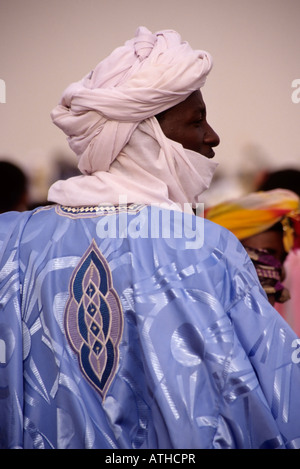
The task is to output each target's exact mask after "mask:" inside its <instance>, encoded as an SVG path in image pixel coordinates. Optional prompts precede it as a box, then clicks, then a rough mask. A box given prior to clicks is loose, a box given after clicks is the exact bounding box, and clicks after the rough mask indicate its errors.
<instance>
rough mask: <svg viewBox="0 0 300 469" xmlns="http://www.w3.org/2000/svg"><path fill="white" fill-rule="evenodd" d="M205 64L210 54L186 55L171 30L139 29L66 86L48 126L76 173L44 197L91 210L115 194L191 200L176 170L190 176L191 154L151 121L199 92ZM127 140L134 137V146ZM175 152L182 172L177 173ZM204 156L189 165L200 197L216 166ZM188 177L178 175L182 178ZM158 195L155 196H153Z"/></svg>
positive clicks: (209, 62) (139, 200)
mask: <svg viewBox="0 0 300 469" xmlns="http://www.w3.org/2000/svg"><path fill="white" fill-rule="evenodd" d="M211 67H212V60H211V57H210V55H209V54H208V53H207V52H205V51H201V50H193V49H192V48H191V47H190V46H189V44H188V43H187V42H182V41H181V37H180V36H179V34H178V33H176V32H175V31H169V30H167V31H160V32H157V33H155V34H152V33H151V32H150V31H149V30H148V29H147V28H145V27H140V28H138V30H137V32H136V35H135V37H134V38H133V39H131V40H129V41H127V42H126V43H125V45H124V46H122V47H119V48H117V49H116V50H115V51H113V52H112V53H111V54H110V55H109V56H108V57H107V58H106V59H104V60H103V61H102V62H100V63H99V64H98V65H97V66H96V68H95V69H94V70H93V71H92V72H91V73H89V74H88V75H87V76H85V77H84V78H83V79H82V80H80V81H79V82H76V83H73V84H71V85H70V86H69V87H68V88H67V89H66V90H65V92H64V93H63V96H62V99H61V101H60V104H59V105H58V106H57V107H56V108H55V109H54V110H53V111H52V114H51V116H52V119H53V122H54V123H55V124H56V125H57V126H58V127H59V128H61V129H62V130H63V131H64V133H65V134H66V135H67V136H68V142H69V145H70V147H71V149H72V150H73V151H74V152H75V153H76V155H77V157H78V168H79V169H80V171H81V172H82V174H83V176H78V177H75V178H71V179H70V180H67V181H58V182H56V183H55V184H54V185H53V186H52V187H51V188H50V191H49V196H48V198H49V200H52V201H54V202H58V203H62V204H65V205H72V206H75V205H90V204H97V205H98V204H100V203H117V202H118V201H119V197H120V195H127V196H128V197H129V199H130V200H128V202H136V203H151V202H160V201H161V202H163V201H165V202H166V201H167V200H168V201H170V200H171V201H173V202H176V203H178V202H179V203H183V202H190V200H188V198H191V195H190V194H186V193H185V188H184V187H183V185H184V184H185V181H182V176H180V175H179V174H178V170H179V169H180V170H181V171H183V173H184V172H185V169H186V170H187V171H188V172H189V173H190V171H193V170H194V168H192V166H193V163H191V161H190V159H191V158H192V159H194V158H193V157H194V155H183V149H182V147H181V146H180V145H179V146H178V144H177V145H176V144H175V142H172V141H171V140H169V139H167V138H166V137H165V136H164V135H163V134H162V131H161V129H160V127H159V124H158V122H157V120H156V119H155V118H154V117H153V116H155V115H156V114H158V113H160V112H162V111H164V110H166V109H168V108H171V107H172V106H175V105H176V104H178V103H180V102H181V101H184V100H185V99H186V98H187V97H188V96H189V95H190V94H191V93H192V92H194V91H196V90H198V89H200V88H201V87H202V86H203V85H204V83H205V80H206V76H207V74H208V73H209V71H210V69H211ZM136 134H138V135H136ZM133 135H134V136H135V137H137V136H138V138H135V139H134V142H135V144H134V149H133V148H132V137H133ZM128 144H129V146H130V145H131V146H130V149H129V150H130V151H129V153H130V155H129V154H128V152H127V149H128ZM173 144H174V148H173V149H171V147H170V146H173ZM147 151H149V155H147ZM178 152H179V153H180V154H182V155H181V159H182V157H183V159H184V162H183V163H184V167H186V168H181V166H182V162H180V161H179V159H180V156H179V155H178ZM184 152H185V150H184ZM190 153H194V152H190ZM167 154H168V161H167V160H166V158H167ZM151 155H152V156H151ZM203 158H204V157H203ZM203 158H201V155H197V159H198V160H199V161H197V162H196V164H198V165H199V163H201V162H202V163H205V168H204V181H202V182H203V184H202V185H201V187H199V189H200V190H201V192H202V191H203V189H205V188H207V187H208V185H209V183H210V180H211V177H212V174H211V173H212V172H213V171H214V169H215V166H216V165H215V164H214V163H211V162H209V161H208V160H207V159H206V158H205V160H206V161H204V160H203ZM175 160H176V161H175ZM151 162H152V163H151ZM179 167H180V168H179ZM199 169H200V170H201V169H202V166H201V168H199ZM166 172H167V173H169V174H167V173H166ZM190 176H191V175H190V174H189V175H188V174H186V175H184V174H183V179H185V178H187V179H190ZM95 178H96V179H95ZM137 178H138V179H137ZM174 178H175V181H176V182H175V181H174V180H172V179H174ZM166 179H167V180H168V181H169V180H170V181H169V182H170V184H171V186H172V187H170V185H169V182H168V181H166ZM180 179H181V180H180ZM186 182H188V181H186ZM189 182H190V181H189ZM174 183H175V185H176V186H178V185H179V188H178V187H175V186H174ZM145 184H146V186H149V184H152V188H150V187H145ZM202 186H203V187H202ZM157 190H159V191H160V192H161V191H162V193H161V195H159V196H158V194H156V195H154V193H155V191H157ZM174 192H177V195H176V194H174ZM179 192H180V194H179ZM153 197H154V199H155V200H153ZM192 198H194V196H192Z"/></svg>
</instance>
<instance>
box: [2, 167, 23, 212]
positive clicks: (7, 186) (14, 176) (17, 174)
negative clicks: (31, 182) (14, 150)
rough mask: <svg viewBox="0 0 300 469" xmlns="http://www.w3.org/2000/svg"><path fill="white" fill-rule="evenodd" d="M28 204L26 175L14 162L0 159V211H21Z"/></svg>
mask: <svg viewBox="0 0 300 469" xmlns="http://www.w3.org/2000/svg"><path fill="white" fill-rule="evenodd" d="M28 206H29V193H28V180H27V176H26V175H25V173H24V172H23V171H22V169H21V168H20V167H19V166H17V165H16V164H14V163H11V162H9V161H5V160H3V161H0V213H4V212H10V211H17V212H23V211H24V210H27V209H28Z"/></svg>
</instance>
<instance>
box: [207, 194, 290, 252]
mask: <svg viewBox="0 0 300 469" xmlns="http://www.w3.org/2000/svg"><path fill="white" fill-rule="evenodd" d="M298 214H299V197H298V195H297V194H295V193H294V192H292V191H289V190H286V189H274V190H271V191H265V192H263V191H260V192H253V193H251V194H248V195H246V196H244V197H241V198H239V199H238V200H237V199H235V200H229V201H227V202H222V203H220V204H218V205H215V206H214V207H210V208H208V209H206V210H205V212H204V216H205V218H207V219H209V220H211V221H213V222H215V223H217V224H218V225H221V226H224V227H225V228H227V229H228V230H229V231H232V233H233V234H235V236H236V237H237V238H238V239H240V240H242V239H245V238H249V237H250V236H253V235H255V234H258V233H263V232H264V231H267V230H268V229H269V228H271V227H272V226H274V225H276V224H277V223H278V222H281V223H282V226H283V230H284V238H283V241H284V248H285V251H286V252H289V251H290V250H291V249H292V247H293V244H294V236H293V232H294V230H293V220H294V219H295V220H296V219H297V217H298Z"/></svg>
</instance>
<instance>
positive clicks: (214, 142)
mask: <svg viewBox="0 0 300 469" xmlns="http://www.w3.org/2000/svg"><path fill="white" fill-rule="evenodd" d="M204 141H205V143H206V144H207V145H209V146H211V147H217V146H218V145H219V143H220V137H219V135H218V134H217V133H216V132H215V131H214V129H213V128H212V127H211V126H210V125H209V124H207V130H206V132H205V136H204Z"/></svg>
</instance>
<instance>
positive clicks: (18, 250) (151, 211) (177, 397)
mask: <svg viewBox="0 0 300 469" xmlns="http://www.w3.org/2000/svg"><path fill="white" fill-rule="evenodd" d="M195 220H196V217H193V216H190V215H188V216H187V218H186V219H183V216H182V214H181V217H179V215H178V213H177V214H176V213H175V212H174V213H173V212H168V211H166V210H162V209H160V208H158V207H157V208H153V207H139V206H131V207H124V208H123V209H122V208H121V207H119V208H118V209H116V208H115V207H82V208H78V209H77V208H68V207H61V206H51V207H46V208H42V209H37V210H35V211H33V212H25V213H20V214H19V213H7V214H3V215H1V216H0V447H1V448H46V449H47V448H136V449H138V448H151V449H155V448H159V449H169V448H182V449H185V448H192V449H196V448H299V447H300V405H299V404H300V397H299V396H300V394H299V389H300V368H299V366H300V365H298V364H297V363H295V360H293V359H292V354H293V352H294V351H295V348H294V347H295V340H296V337H295V335H294V334H293V332H292V331H291V330H290V329H289V326H288V325H287V324H286V323H285V322H284V321H283V319H282V318H281V317H280V316H279V315H278V314H277V313H276V311H275V310H274V309H273V308H272V307H271V306H270V304H269V303H268V301H267V299H266V297H265V294H264V292H263V291H262V289H261V287H260V286H259V283H258V280H257V276H256V273H255V270H254V268H253V265H252V263H251V261H250V259H249V258H248V256H247V255H246V253H245V251H244V249H243V247H242V245H241V244H240V243H239V242H238V241H237V239H236V238H235V237H234V236H233V235H232V234H231V233H230V232H228V231H227V230H225V229H223V228H221V227H219V226H217V225H214V224H213V223H211V222H209V221H207V220H203V219H201V221H199V220H198V221H197V223H199V225H197V227H196V228H197V230H198V231H196V228H195V230H194V232H193V224H195ZM189 223H190V225H189V228H188V229H187V228H186V227H187V225H188V224H189ZM193 233H194V237H195V238H196V237H198V238H197V239H196V240H193V238H192V236H191V234H193ZM203 240H204V243H203V245H202V241H203ZM193 241H195V243H194V244H193Z"/></svg>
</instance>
